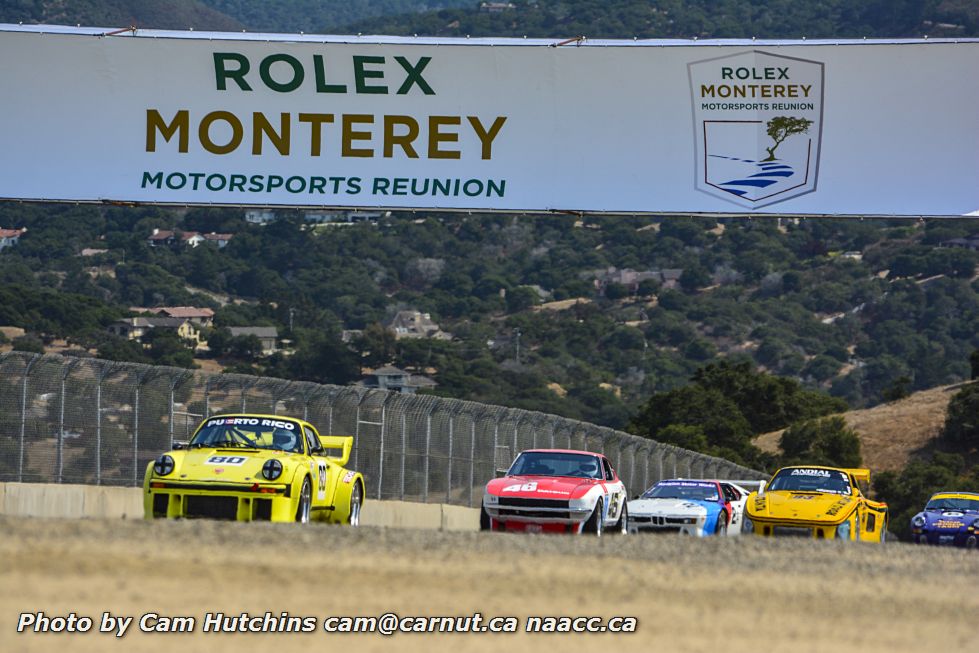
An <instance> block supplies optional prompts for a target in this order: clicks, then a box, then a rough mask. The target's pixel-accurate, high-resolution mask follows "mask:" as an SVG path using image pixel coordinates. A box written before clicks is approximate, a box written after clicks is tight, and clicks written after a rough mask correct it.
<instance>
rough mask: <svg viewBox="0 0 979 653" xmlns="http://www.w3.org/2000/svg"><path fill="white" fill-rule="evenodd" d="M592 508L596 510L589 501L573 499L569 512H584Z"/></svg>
mask: <svg viewBox="0 0 979 653" xmlns="http://www.w3.org/2000/svg"><path fill="white" fill-rule="evenodd" d="M592 508H594V504H591V503H589V501H588V499H572V500H571V501H568V510H572V511H576V512H583V511H585V510H591V509H592Z"/></svg>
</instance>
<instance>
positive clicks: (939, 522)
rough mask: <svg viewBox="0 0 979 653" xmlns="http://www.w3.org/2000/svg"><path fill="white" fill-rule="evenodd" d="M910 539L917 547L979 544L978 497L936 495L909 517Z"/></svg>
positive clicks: (968, 547) (970, 493)
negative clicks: (924, 545)
mask: <svg viewBox="0 0 979 653" xmlns="http://www.w3.org/2000/svg"><path fill="white" fill-rule="evenodd" d="M911 537H912V539H913V540H914V541H915V542H917V543H919V544H950V545H952V546H964V547H965V548H967V549H975V548H976V546H977V544H979V494H976V493H973V492H939V493H938V494H936V495H934V496H932V498H931V499H929V500H928V503H927V504H926V505H925V509H924V510H923V511H921V512H919V513H918V514H917V515H915V516H914V517H912V518H911Z"/></svg>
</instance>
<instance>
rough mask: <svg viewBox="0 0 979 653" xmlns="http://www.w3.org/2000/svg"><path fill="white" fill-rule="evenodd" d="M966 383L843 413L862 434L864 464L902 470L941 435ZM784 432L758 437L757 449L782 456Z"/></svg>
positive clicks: (874, 468)
mask: <svg viewBox="0 0 979 653" xmlns="http://www.w3.org/2000/svg"><path fill="white" fill-rule="evenodd" d="M961 387H962V384H955V385H947V386H941V387H938V388H932V389H931V390H924V391H922V392H916V393H914V394H913V395H911V396H910V397H906V398H904V399H901V400H900V401H894V402H891V403H887V404H881V405H879V406H874V407H873V408H866V409H863V410H852V411H850V412H848V413H843V418H844V419H845V420H846V423H847V425H848V426H849V427H850V428H852V429H854V430H855V431H856V432H857V433H858V434H859V435H860V443H861V452H862V454H863V464H864V466H866V467H869V468H870V469H871V470H873V471H875V472H882V471H886V470H894V471H899V470H901V469H903V468H904V466H905V465H907V463H908V461H909V460H910V458H911V456H912V455H913V454H914V453H915V452H916V451H920V450H921V449H924V448H926V447H927V446H928V445H929V444H930V443H931V442H932V440H934V439H935V438H936V437H938V436H939V435H940V434H941V431H942V427H943V426H944V424H945V416H946V414H947V413H948V402H949V401H950V400H951V399H952V397H953V396H954V395H955V393H956V392H958V390H959V389H960V388H961ZM781 437H782V431H775V432H773V433H765V434H764V435H760V436H758V437H757V438H755V446H757V447H759V448H760V449H762V450H763V451H770V452H772V453H778V452H779V451H780V449H779V446H778V442H779V439H780V438H781Z"/></svg>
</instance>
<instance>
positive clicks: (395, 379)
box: [355, 365, 438, 394]
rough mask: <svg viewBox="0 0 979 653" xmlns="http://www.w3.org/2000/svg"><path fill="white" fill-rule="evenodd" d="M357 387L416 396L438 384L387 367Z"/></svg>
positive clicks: (374, 372)
mask: <svg viewBox="0 0 979 653" xmlns="http://www.w3.org/2000/svg"><path fill="white" fill-rule="evenodd" d="M355 385H360V386H364V387H366V388H377V389H378V390H387V391H389V392H400V393H401V394H415V393H416V392H417V391H418V390H423V389H425V388H434V387H435V386H436V385H438V384H437V383H435V381H433V380H432V379H430V378H428V377H427V376H422V375H421V374H410V373H409V372H405V371H404V370H402V369H398V368H397V367H393V366H391V365H386V366H384V367H379V368H377V369H376V370H374V371H373V372H371V373H370V374H367V375H365V376H364V378H363V379H361V380H360V381H358V382H357V383H356V384H355Z"/></svg>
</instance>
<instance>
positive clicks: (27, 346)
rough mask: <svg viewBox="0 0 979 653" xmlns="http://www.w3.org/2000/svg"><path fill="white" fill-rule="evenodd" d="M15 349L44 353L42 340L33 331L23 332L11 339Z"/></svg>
mask: <svg viewBox="0 0 979 653" xmlns="http://www.w3.org/2000/svg"><path fill="white" fill-rule="evenodd" d="M12 344H13V347H14V350H15V351H26V352H31V353H34V354H43V353H44V342H43V341H42V340H41V339H40V338H38V337H37V336H36V335H34V334H33V333H25V334H24V335H22V336H17V337H16V338H14V339H13V343H12Z"/></svg>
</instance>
